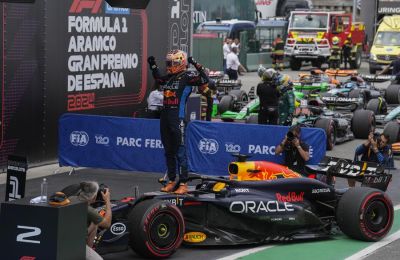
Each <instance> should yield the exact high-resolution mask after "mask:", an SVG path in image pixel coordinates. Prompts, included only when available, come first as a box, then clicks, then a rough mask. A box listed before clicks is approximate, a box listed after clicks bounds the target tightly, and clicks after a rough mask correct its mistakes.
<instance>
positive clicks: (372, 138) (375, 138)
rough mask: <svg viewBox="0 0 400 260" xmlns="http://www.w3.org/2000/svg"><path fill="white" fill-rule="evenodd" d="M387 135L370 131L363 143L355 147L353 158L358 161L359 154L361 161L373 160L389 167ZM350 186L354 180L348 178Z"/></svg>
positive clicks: (389, 151) (390, 152)
mask: <svg viewBox="0 0 400 260" xmlns="http://www.w3.org/2000/svg"><path fill="white" fill-rule="evenodd" d="M389 141H390V140H389V136H388V135H387V134H379V133H374V132H371V133H370V134H369V136H368V140H366V141H365V142H364V143H363V144H361V145H359V146H358V147H357V148H356V151H355V155H354V160H355V161H358V160H359V157H360V155H361V161H365V162H374V163H377V164H379V165H383V166H385V167H390V166H391V165H390V163H391V161H390V158H391V157H392V149H391V148H390V145H389ZM348 183H349V186H350V187H354V186H355V183H356V182H355V180H351V179H348Z"/></svg>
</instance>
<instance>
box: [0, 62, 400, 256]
mask: <svg viewBox="0 0 400 260" xmlns="http://www.w3.org/2000/svg"><path fill="white" fill-rule="evenodd" d="M306 70H307V68H304V69H303V71H306ZM362 71H364V73H366V66H365V64H363V68H362ZM285 73H288V74H289V75H291V76H292V77H294V78H296V75H297V74H298V72H292V71H285ZM258 81H259V80H258V77H257V75H256V73H248V74H246V75H245V76H244V77H242V82H243V83H244V87H243V88H244V89H245V90H246V91H248V90H249V89H250V87H251V86H256V84H257V83H258ZM362 142H363V140H353V141H350V142H347V143H344V144H340V145H337V146H336V147H335V148H334V149H333V150H332V151H330V152H328V153H327V155H329V156H336V157H342V158H348V159H352V158H353V155H354V150H355V147H356V146H357V145H359V144H361V143H362ZM159 160H164V158H159ZM395 164H396V167H397V168H398V169H400V161H395ZM391 173H392V174H393V181H392V182H391V184H390V185H389V189H388V194H389V196H390V197H391V199H392V200H393V204H394V205H397V204H400V189H399V187H400V177H399V174H400V170H394V171H392V172H391ZM161 176H162V175H161V174H155V173H154V174H152V173H140V172H127V171H116V170H104V169H80V170H77V171H76V172H75V173H74V174H72V175H71V176H69V175H68V173H60V174H56V175H51V176H48V177H47V179H48V182H49V187H48V192H49V194H51V193H53V192H56V191H59V190H61V189H62V188H63V187H65V186H67V185H70V184H75V183H78V182H81V181H84V180H96V181H98V182H100V183H105V184H107V185H108V186H109V187H110V189H111V195H112V199H119V198H122V197H124V196H130V195H133V190H134V186H138V187H139V191H140V193H143V192H149V191H154V190H158V189H159V188H160V186H159V184H158V183H157V179H158V178H160V177H161ZM41 180H42V179H41V178H38V179H31V180H28V181H27V183H26V196H38V195H40V183H41ZM337 187H338V188H342V187H346V181H345V180H343V179H338V180H337ZM4 194H5V185H0V201H3V200H4V196H3V195H4ZM399 246H400V240H398V241H395V242H393V243H391V244H389V245H387V246H385V247H383V248H381V249H379V250H377V251H376V252H375V253H373V254H372V255H371V256H369V257H368V258H367V259H369V260H375V259H376V260H378V259H379V260H381V259H400V256H399V254H400V253H399V251H398V248H399ZM253 247H254V246H240V247H238V246H234V247H223V248H221V247H215V248H213V247H206V248H204V247H201V248H195V247H181V248H180V249H179V250H178V251H177V252H176V253H175V254H174V255H173V257H172V259H201V258H207V259H218V258H222V257H227V256H230V255H232V254H236V253H239V252H242V251H244V250H248V249H251V248H253ZM315 250H318V247H316V248H315ZM293 258H295V256H293ZM104 259H105V260H116V259H121V260H125V259H126V260H128V259H140V257H138V256H137V255H136V254H135V253H134V252H132V251H131V250H128V251H124V252H120V253H114V254H108V255H105V256H104ZM320 259H324V258H323V254H322V255H321V258H320ZM296 260H300V258H296Z"/></svg>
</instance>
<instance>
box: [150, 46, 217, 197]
mask: <svg viewBox="0 0 400 260" xmlns="http://www.w3.org/2000/svg"><path fill="white" fill-rule="evenodd" d="M147 61H148V63H149V65H150V69H151V70H152V73H153V77H154V79H155V80H156V81H157V82H158V83H159V84H161V85H164V88H163V89H164V102H163V104H164V107H163V109H162V110H161V118H160V132H161V142H162V144H163V146H164V149H165V158H166V161H167V168H168V169H167V171H168V172H167V173H168V179H169V182H168V184H167V185H166V186H165V187H163V188H162V189H161V191H163V192H172V191H174V189H175V186H176V180H175V179H176V171H177V161H178V163H179V168H180V169H179V173H180V176H179V182H180V185H179V187H178V189H177V190H175V191H174V192H175V193H176V194H185V193H187V192H188V187H187V184H186V182H187V179H188V172H189V171H188V165H187V157H186V148H185V126H186V123H185V116H186V115H185V113H186V111H185V110H186V102H187V99H188V97H189V95H190V93H191V92H192V87H193V86H198V90H199V92H201V93H203V94H204V95H206V96H208V95H209V94H208V92H210V93H211V90H210V89H209V88H208V83H209V79H208V76H207V75H206V73H205V69H204V67H203V66H202V65H200V64H199V63H197V62H196V61H195V60H193V58H192V57H189V58H187V55H186V53H185V52H184V51H181V50H172V51H170V52H169V53H168V54H167V57H166V63H167V75H165V76H161V75H160V71H159V69H158V66H157V64H156V61H155V58H154V57H153V56H151V57H149V58H148V59H147ZM188 63H190V64H193V65H194V67H195V68H196V70H197V72H195V71H188V70H187V67H188Z"/></svg>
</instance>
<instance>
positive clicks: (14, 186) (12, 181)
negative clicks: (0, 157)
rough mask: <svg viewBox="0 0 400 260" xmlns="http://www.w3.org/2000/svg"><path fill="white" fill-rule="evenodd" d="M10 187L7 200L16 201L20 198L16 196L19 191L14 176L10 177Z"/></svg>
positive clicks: (19, 195) (16, 179) (17, 182)
mask: <svg viewBox="0 0 400 260" xmlns="http://www.w3.org/2000/svg"><path fill="white" fill-rule="evenodd" d="M10 185H11V187H12V188H11V192H10V193H9V194H8V197H9V200H10V201H12V200H17V199H20V198H21V194H18V191H19V181H18V178H17V177H15V176H10Z"/></svg>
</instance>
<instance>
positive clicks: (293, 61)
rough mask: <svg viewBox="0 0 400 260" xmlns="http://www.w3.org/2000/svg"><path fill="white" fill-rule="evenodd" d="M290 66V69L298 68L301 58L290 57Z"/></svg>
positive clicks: (299, 67)
mask: <svg viewBox="0 0 400 260" xmlns="http://www.w3.org/2000/svg"><path fill="white" fill-rule="evenodd" d="M290 68H291V69H292V70H300V69H301V60H299V59H296V58H291V59H290Z"/></svg>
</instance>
